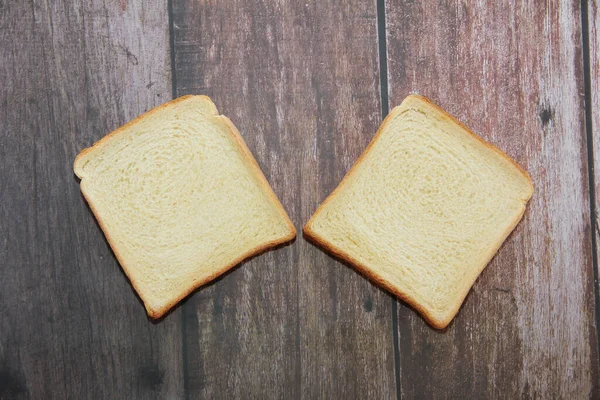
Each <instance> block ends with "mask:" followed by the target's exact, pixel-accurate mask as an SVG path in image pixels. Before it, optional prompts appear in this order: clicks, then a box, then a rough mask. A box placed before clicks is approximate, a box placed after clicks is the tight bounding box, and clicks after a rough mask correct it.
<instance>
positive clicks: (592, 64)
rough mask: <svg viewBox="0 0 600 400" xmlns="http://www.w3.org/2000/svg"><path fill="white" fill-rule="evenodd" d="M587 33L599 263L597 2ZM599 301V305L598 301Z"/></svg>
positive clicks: (598, 313) (592, 7)
mask: <svg viewBox="0 0 600 400" xmlns="http://www.w3.org/2000/svg"><path fill="white" fill-rule="evenodd" d="M585 11H587V26H586V28H587V32H584V35H585V34H586V33H587V35H585V39H587V43H586V44H587V48H585V47H584V52H585V53H586V55H588V61H589V64H588V73H589V75H588V78H589V82H588V84H589V87H588V88H587V92H586V94H587V96H588V98H587V101H588V109H587V112H588V113H587V123H588V124H589V126H588V138H590V137H591V139H592V144H593V155H594V160H593V161H594V164H593V166H594V173H593V175H592V177H593V178H594V180H595V182H593V183H594V187H595V192H594V194H595V196H594V200H595V207H594V216H593V217H594V235H595V239H596V242H595V245H596V259H597V260H598V259H600V249H598V244H600V217H599V215H600V201H599V200H598V196H599V195H600V3H599V2H597V1H590V2H589V3H587V9H586V10H585ZM596 273H597V274H596V279H598V275H599V274H600V270H599V269H598V266H596ZM599 285H600V283H599V282H598V281H596V291H597V292H598V290H599V288H600V286H599ZM597 301H600V299H598V297H597ZM596 318H597V319H596V323H598V319H600V310H596Z"/></svg>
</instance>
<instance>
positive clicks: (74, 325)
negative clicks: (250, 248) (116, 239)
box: [0, 0, 183, 399]
mask: <svg viewBox="0 0 600 400" xmlns="http://www.w3.org/2000/svg"><path fill="white" fill-rule="evenodd" d="M0 9H1V10H2V11H1V12H0V26H2V29H1V30H0V121H2V123H1V124H0V130H1V133H0V136H1V137H2V145H1V146H0V193H1V197H2V201H1V202H0V227H1V231H2V233H1V234H0V265H1V275H2V277H1V278H0V398H2V399H15V398H35V399H49V398H60V399H63V398H74V399H84V398H144V399H149V398H161V399H162V398H179V397H181V396H183V384H182V381H183V379H182V365H183V363H182V359H181V332H180V316H179V311H175V312H174V313H173V314H172V315H170V316H168V317H167V318H165V320H164V321H162V322H160V323H157V324H153V323H152V322H150V321H149V320H148V319H147V318H146V316H145V311H144V308H143V306H142V304H141V302H140V301H139V300H138V298H137V297H136V295H135V293H134V292H133V290H132V288H131V285H130V284H129V282H128V280H127V278H126V277H125V275H124V274H123V273H122V272H121V269H120V267H119V265H118V263H117V262H116V260H115V258H114V256H113V254H112V252H111V250H110V248H109V246H108V244H107V243H106V241H105V240H104V237H103V234H102V232H101V230H100V228H99V226H98V225H97V223H95V219H94V217H93V215H92V213H91V211H90V210H89V208H88V206H87V205H86V203H85V200H84V199H83V197H82V196H81V194H80V191H79V183H78V180H77V179H76V178H75V175H74V174H73V169H72V165H73V161H74V159H75V156H76V155H77V153H78V152H79V151H80V150H81V149H82V148H84V147H87V146H89V145H91V144H92V143H93V142H94V141H96V140H98V139H100V138H101V137H102V136H104V135H105V134H106V133H108V132H110V131H111V130H113V129H114V128H116V127H118V126H119V125H121V124H123V123H124V122H126V121H128V120H129V119H131V118H133V117H135V116H137V115H138V114H140V113H142V112H144V111H145V110H147V109H149V108H151V107H153V106H155V105H158V104H160V103H162V102H164V101H166V100H169V99H170V97H171V75H170V74H171V71H170V56H169V26H168V20H167V18H166V15H167V3H166V0H163V1H160V2H157V3H152V4H150V3H148V4H135V3H134V2H130V3H129V4H128V3H127V1H121V2H118V1H94V2H83V3H81V2H71V1H62V0H59V1H53V2H43V1H33V2H12V1H11V2H1V3H0Z"/></svg>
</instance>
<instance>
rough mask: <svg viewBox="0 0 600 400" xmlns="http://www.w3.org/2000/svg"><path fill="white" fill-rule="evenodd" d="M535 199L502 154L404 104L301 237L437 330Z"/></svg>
mask: <svg viewBox="0 0 600 400" xmlns="http://www.w3.org/2000/svg"><path fill="white" fill-rule="evenodd" d="M532 194H533V186H532V183H531V179H530V178H529V176H528V175H527V173H526V172H525V171H523V170H522V169H521V168H520V167H519V166H518V165H517V164H516V163H515V162H514V161H513V160H511V159H510V158H509V157H508V156H507V155H506V154H504V153H502V152H501V151H500V150H498V149H497V148H495V147H493V146H492V145H490V144H488V143H486V142H484V141H483V139H481V138H480V137H478V136H476V135H475V134H474V133H473V132H471V131H470V130H469V129H468V128H467V127H465V126H464V125H462V124H461V123H460V122H458V121H457V120H456V119H454V118H453V117H452V116H450V115H449V114H447V113H446V112H444V111H443V110H442V109H440V108H439V107H437V106H436V105H434V104H432V103H431V102H430V101H429V100H427V99H426V98H424V97H422V96H417V95H410V96H408V97H407V98H406V99H405V100H404V101H403V102H402V104H401V105H400V106H398V107H396V108H395V109H394V110H393V111H392V112H391V113H390V114H389V116H388V117H387V118H386V119H385V121H384V122H383V124H382V125H381V127H380V128H379V131H378V133H377V135H376V136H375V138H374V139H373V141H372V142H371V144H370V145H369V146H368V148H367V149H366V150H365V152H364V153H363V154H362V156H361V157H360V158H359V160H358V161H357V162H356V164H355V165H354V166H353V167H352V169H351V170H350V172H349V173H348V174H347V175H346V176H345V177H344V179H343V180H342V182H341V183H340V185H339V186H338V187H337V188H336V189H335V190H334V191H333V193H332V194H331V195H330V196H329V197H328V198H327V199H326V200H325V201H324V202H323V204H321V206H320V207H319V208H318V209H317V211H316V212H315V214H314V215H313V216H312V217H311V219H310V221H309V222H308V223H307V224H306V226H305V227H304V234H305V235H306V236H307V237H308V238H310V239H312V240H313V241H314V242H316V243H317V244H319V245H321V246H323V247H324V248H326V249H327V250H329V251H330V252H332V253H334V254H335V255H337V256H338V257H340V258H342V259H344V260H346V261H348V262H349V263H351V264H353V265H354V266H356V267H357V268H358V269H359V270H360V271H361V272H363V273H364V274H365V275H366V276H368V277H370V278H371V279H372V280H374V281H375V282H377V283H378V284H380V285H381V286H383V287H384V288H386V289H387V290H389V291H390V292H392V293H394V294H395V295H396V296H398V297H399V298H401V299H402V300H404V301H406V302H407V303H408V304H410V305H411V306H413V307H414V308H415V309H416V310H417V311H418V312H420V313H421V314H422V315H423V317H424V318H425V320H426V321H427V322H429V323H430V324H431V325H432V326H433V327H435V328H439V329H441V328H444V327H446V326H447V325H448V324H449V323H450V321H451V320H452V319H453V318H454V316H455V315H456V313H457V312H458V309H459V308H460V305H461V304H462V302H463V300H464V298H465V296H466V295H467V293H468V291H469V289H470V288H471V286H472V285H473V283H474V281H475V279H477V276H478V275H479V273H480V272H481V271H482V270H483V268H485V266H486V264H487V263H488V262H489V261H490V259H491V258H492V257H493V255H494V254H495V253H496V251H497V250H498V248H499V247H500V245H501V244H502V242H503V241H504V240H505V239H506V237H507V236H508V234H509V233H510V232H511V231H512V230H513V228H514V227H515V226H516V225H517V223H518V222H519V220H520V219H521V217H522V216H523V213H524V211H525V204H526V203H527V201H528V200H529V198H531V196H532Z"/></svg>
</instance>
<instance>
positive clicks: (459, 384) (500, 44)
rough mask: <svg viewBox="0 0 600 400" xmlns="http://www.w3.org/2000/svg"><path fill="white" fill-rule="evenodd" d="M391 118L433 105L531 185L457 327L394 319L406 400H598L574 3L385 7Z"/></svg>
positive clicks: (408, 313)
mask: <svg viewBox="0 0 600 400" xmlns="http://www.w3.org/2000/svg"><path fill="white" fill-rule="evenodd" d="M386 11H387V13H386V18H387V44H388V55H389V63H388V66H389V95H390V106H395V105H397V104H399V103H400V101H401V100H402V99H403V98H404V97H405V96H406V95H407V94H409V93H410V92H413V91H414V92H418V93H420V94H423V95H425V96H428V97H430V98H431V99H433V100H434V101H435V102H437V103H438V104H440V105H441V106H442V107H444V108H445V109H447V110H448V111H449V112H451V113H452V114H454V115H456V116H457V117H458V118H459V119H460V120H461V121H463V122H464V123H465V124H467V125H468V126H470V127H471V128H472V129H473V130H474V131H475V132H478V133H479V134H480V135H481V136H482V137H483V138H485V139H486V140H488V141H489V142H491V143H493V144H495V145H497V146H498V147H499V148H501V149H503V150H504V151H505V152H507V153H508V154H509V155H510V156H511V157H513V158H514V159H515V160H517V162H518V163H519V164H520V165H522V166H523V167H524V168H525V169H526V170H527V171H528V172H529V173H530V174H531V177H532V179H533V182H534V186H535V194H534V196H533V198H532V200H531V201H530V203H529V206H528V210H527V212H526V214H525V217H524V220H523V221H522V222H521V223H520V224H519V226H518V227H517V228H516V231H515V232H514V233H513V234H512V235H511V236H510V237H509V238H508V240H507V242H506V243H505V244H504V246H503V247H502V248H501V250H500V251H499V253H498V255H497V256H496V257H495V258H494V260H493V261H492V262H491V263H490V264H489V266H488V267H487V269H486V270H485V271H484V272H483V274H482V275H481V277H480V279H479V280H478V281H477V282H476V283H475V285H474V288H473V290H472V291H471V293H470V295H469V296H468V298H467V299H466V302H465V304H464V306H463V307H462V310H461V312H460V313H459V315H458V316H457V317H456V319H455V321H454V323H453V324H452V325H451V326H450V327H449V328H448V329H447V331H444V332H437V331H434V330H433V329H431V328H429V327H428V326H427V325H426V324H425V323H424V322H423V321H422V320H421V319H420V318H419V317H418V316H417V315H416V313H415V312H413V311H412V310H410V309H408V308H407V307H405V306H404V305H402V306H399V307H398V308H399V311H398V319H399V338H400V339H399V341H400V343H399V344H400V356H401V371H402V376H401V387H402V389H401V390H402V395H404V396H405V397H406V398H483V397H486V398H520V397H523V398H588V397H592V398H597V397H598V395H599V393H598V387H597V382H598V354H597V347H596V346H597V345H596V331H595V323H594V292H593V268H592V255H591V246H590V239H591V236H590V219H589V218H590V215H589V210H590V208H589V198H588V176H587V152H586V141H585V125H584V96H583V93H584V90H583V83H584V80H583V70H582V53H581V44H582V43H581V14H580V3H579V1H575V0H573V1H560V0H550V1H547V2H543V3H541V2H536V1H532V0H530V1H525V2H522V3H517V4H513V3H511V5H509V4H508V3H505V2H493V1H477V2H472V3H468V4H467V3H463V2H456V1H440V2H437V3H436V4H435V5H434V4H430V3H427V4H421V3H420V2H412V1H392V0H387V1H386Z"/></svg>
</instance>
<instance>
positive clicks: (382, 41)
mask: <svg viewBox="0 0 600 400" xmlns="http://www.w3.org/2000/svg"><path fill="white" fill-rule="evenodd" d="M376 2H377V36H378V52H379V80H380V96H381V117H382V120H383V119H384V118H385V117H386V116H387V114H388V113H389V96H388V72H387V69H388V66H387V48H386V47H387V46H386V45H387V36H386V33H387V29H386V13H385V0H376ZM167 5H168V17H169V31H170V32H169V33H170V56H171V74H172V97H173V99H175V98H177V73H176V65H175V32H174V17H173V3H172V0H167ZM581 29H582V58H583V60H582V61H583V73H584V98H585V127H586V128H585V129H586V145H587V153H588V154H587V157H588V185H589V200H590V229H591V246H592V262H593V274H594V275H593V277H594V306H595V309H594V311H595V324H596V333H597V346H598V350H599V353H600V294H599V291H598V255H597V248H598V244H597V239H596V230H597V229H599V227H598V221H597V220H596V215H597V209H596V193H595V182H596V179H595V171H594V152H593V127H592V109H591V72H590V43H589V22H588V4H587V1H586V0H581ZM391 302H392V328H393V335H392V337H393V341H394V343H393V349H394V366H395V380H396V395H397V398H398V399H401V398H402V388H401V380H400V374H401V364H400V350H399V340H400V338H399V333H398V332H399V330H398V315H397V308H398V301H397V299H395V298H394V297H391ZM181 307H182V314H181V332H182V352H183V363H184V365H183V371H184V391H185V397H186V398H189V390H188V380H189V372H188V360H187V349H186V347H187V346H186V340H185V336H186V313H185V308H186V304H182V306H181ZM299 395H300V394H299Z"/></svg>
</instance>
